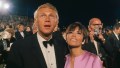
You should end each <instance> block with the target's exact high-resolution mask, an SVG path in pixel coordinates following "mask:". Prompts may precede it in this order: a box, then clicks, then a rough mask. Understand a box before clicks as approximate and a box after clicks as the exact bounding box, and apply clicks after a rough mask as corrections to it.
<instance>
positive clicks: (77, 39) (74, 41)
mask: <svg viewBox="0 0 120 68" xmlns="http://www.w3.org/2000/svg"><path fill="white" fill-rule="evenodd" d="M66 41H67V43H68V45H69V46H71V47H79V46H81V45H82V41H83V33H82V31H81V30H79V28H78V27H76V28H75V30H74V31H68V32H67V36H66Z"/></svg>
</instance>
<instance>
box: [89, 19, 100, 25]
mask: <svg viewBox="0 0 120 68" xmlns="http://www.w3.org/2000/svg"><path fill="white" fill-rule="evenodd" d="M90 24H101V21H100V20H98V19H94V20H92V21H91V22H90Z"/></svg>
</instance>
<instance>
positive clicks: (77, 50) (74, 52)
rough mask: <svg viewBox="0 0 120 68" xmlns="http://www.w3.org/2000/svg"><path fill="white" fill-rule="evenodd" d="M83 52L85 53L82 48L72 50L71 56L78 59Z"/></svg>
mask: <svg viewBox="0 0 120 68" xmlns="http://www.w3.org/2000/svg"><path fill="white" fill-rule="evenodd" d="M83 52H84V51H83V50H82V49H81V47H79V48H72V49H71V50H70V55H71V57H76V56H79V55H81V54H83Z"/></svg>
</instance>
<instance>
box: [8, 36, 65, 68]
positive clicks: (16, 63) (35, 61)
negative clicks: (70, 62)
mask: <svg viewBox="0 0 120 68" xmlns="http://www.w3.org/2000/svg"><path fill="white" fill-rule="evenodd" d="M53 44H54V48H55V55H56V64H57V68H64V64H65V55H66V50H67V47H66V46H67V44H66V42H65V41H64V40H61V39H59V38H57V37H54V36H53ZM7 68H47V65H46V62H45V59H44V56H43V54H42V51H41V48H40V45H39V43H38V40H37V34H34V35H32V36H30V37H27V38H25V39H23V40H19V41H17V42H15V43H14V44H13V46H12V48H11V52H10V55H9V57H8V62H7Z"/></svg>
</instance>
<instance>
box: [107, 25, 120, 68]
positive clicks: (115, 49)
mask: <svg viewBox="0 0 120 68" xmlns="http://www.w3.org/2000/svg"><path fill="white" fill-rule="evenodd" d="M119 36H120V23H116V24H115V25H114V26H113V32H112V34H111V35H110V36H109V41H110V42H109V43H110V45H109V46H107V45H106V48H109V50H108V52H109V54H110V56H111V57H112V64H113V67H112V68H120V37H119Z"/></svg>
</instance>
